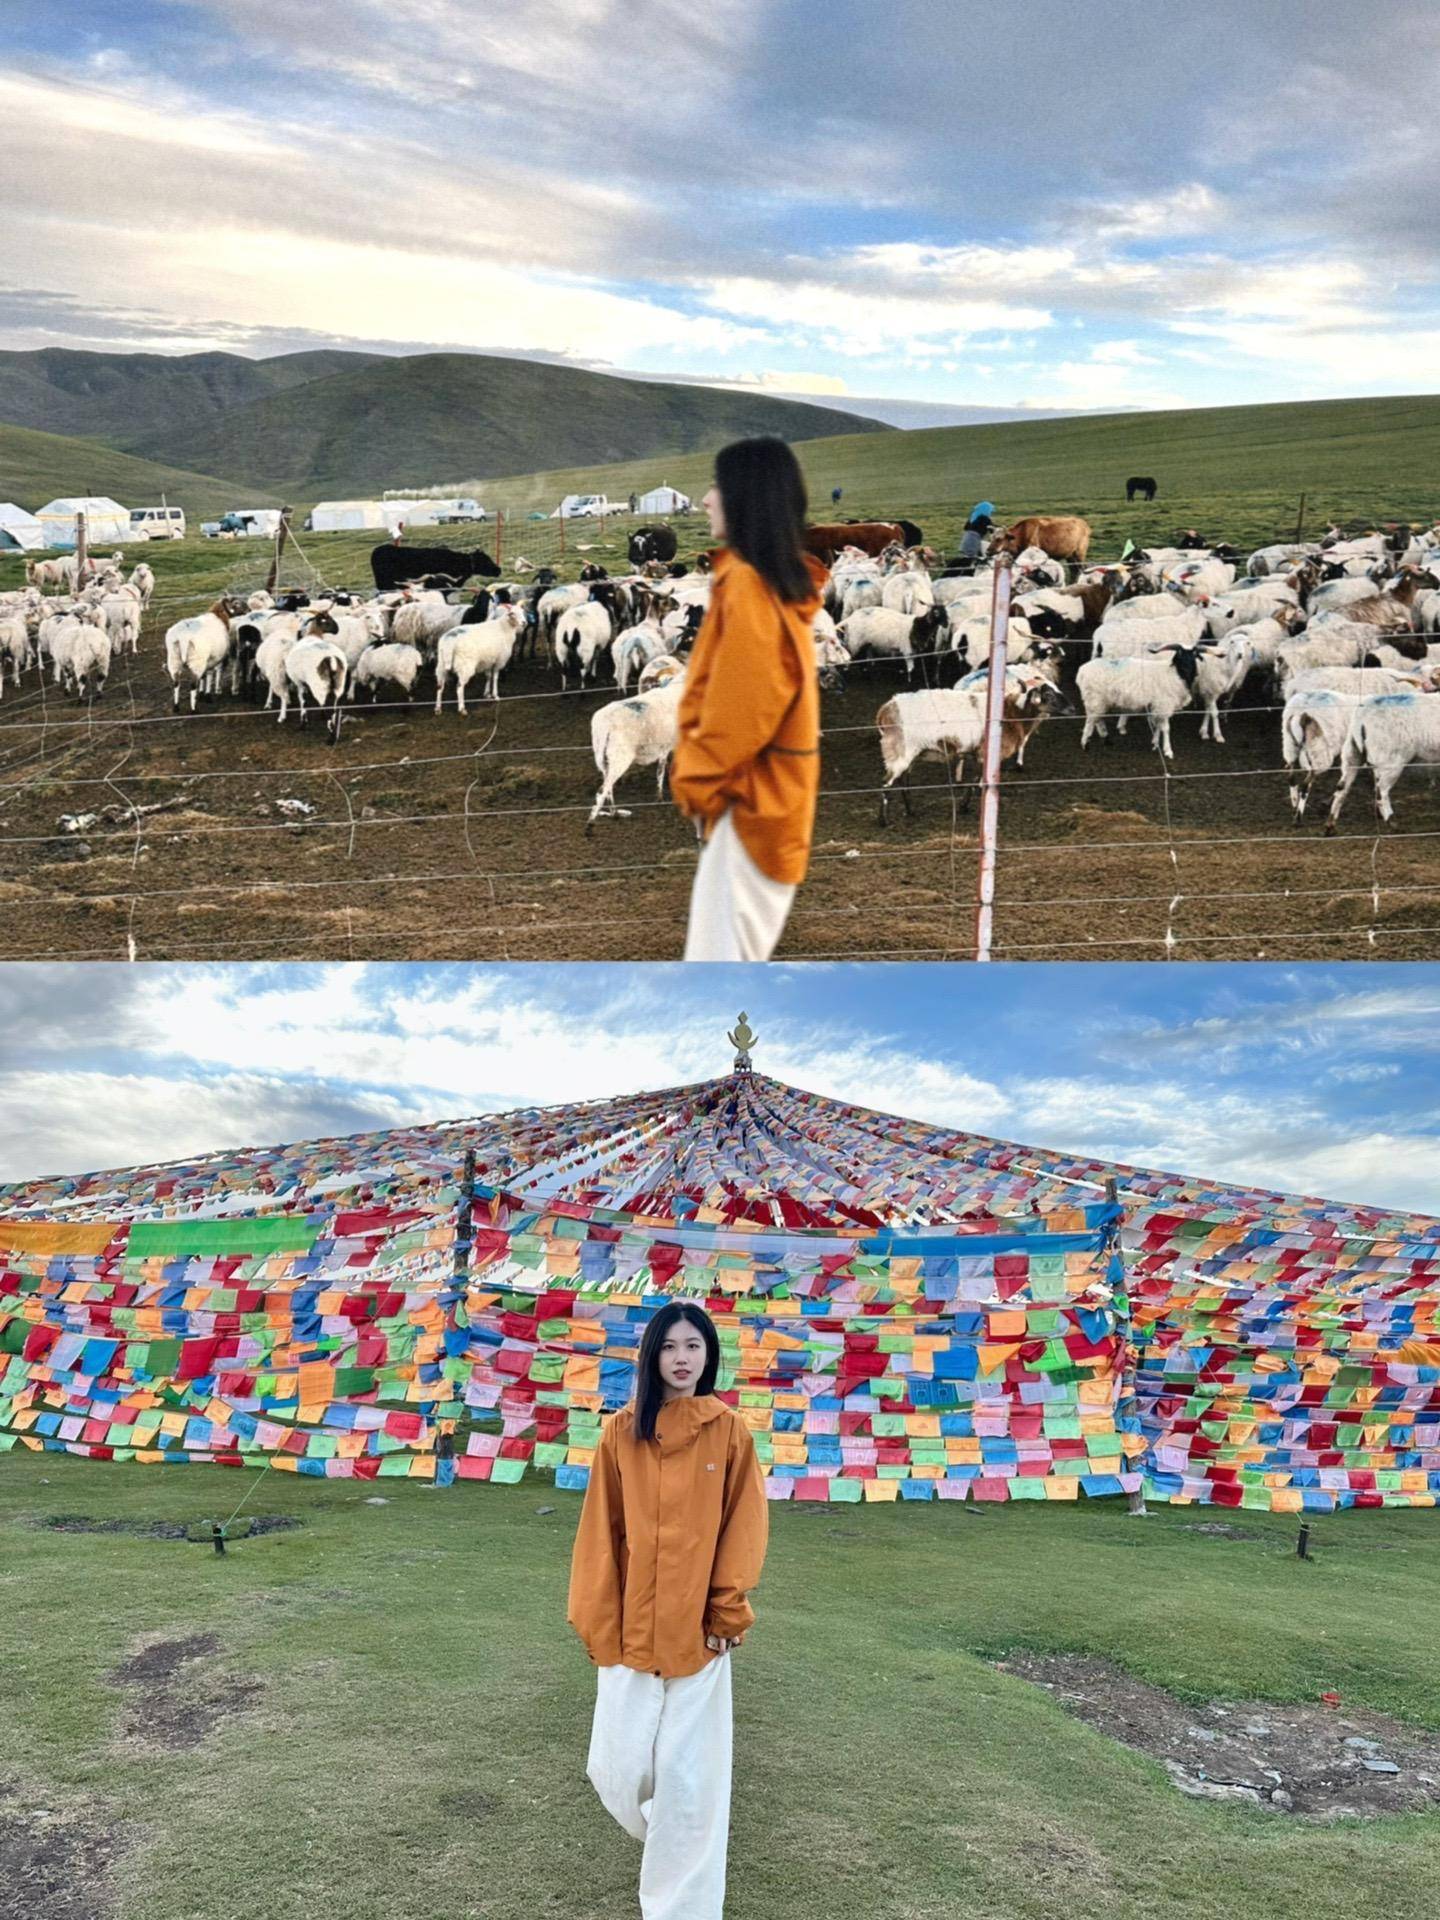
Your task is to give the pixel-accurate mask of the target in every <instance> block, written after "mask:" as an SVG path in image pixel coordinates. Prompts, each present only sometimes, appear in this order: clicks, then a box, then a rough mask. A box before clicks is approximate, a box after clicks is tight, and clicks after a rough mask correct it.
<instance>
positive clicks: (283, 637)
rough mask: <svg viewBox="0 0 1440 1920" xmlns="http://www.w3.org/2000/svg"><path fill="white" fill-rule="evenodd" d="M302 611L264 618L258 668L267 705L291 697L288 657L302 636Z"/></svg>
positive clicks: (257, 651)
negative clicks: (287, 665)
mask: <svg viewBox="0 0 1440 1920" xmlns="http://www.w3.org/2000/svg"><path fill="white" fill-rule="evenodd" d="M301 617H302V616H301V615H300V614H298V613H272V614H270V615H269V616H268V618H265V619H262V621H261V629H260V632H261V637H260V644H259V646H258V647H257V648H256V650H255V671H256V672H257V673H258V674H259V676H260V678H261V679H262V680H263V681H264V682H265V690H266V691H265V705H266V707H267V709H268V708H269V707H271V706H273V705H274V703H275V702H276V701H277V700H278V701H280V702H281V703H282V705H283V704H284V703H286V702H287V701H288V700H289V697H290V696H289V682H288V681H287V680H286V678H285V660H286V656H287V655H288V654H289V652H290V649H291V648H292V647H294V646H296V645H298V643H299V640H300V622H301Z"/></svg>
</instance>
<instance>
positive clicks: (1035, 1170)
mask: <svg viewBox="0 0 1440 1920" xmlns="http://www.w3.org/2000/svg"><path fill="white" fill-rule="evenodd" d="M737 1032H738V1033H739V1034H740V1035H741V1037H742V1038H744V1036H746V1035H747V1034H748V1028H746V1027H745V1026H744V1022H743V1016H742V1023H741V1027H740V1028H739V1029H737ZM731 1037H732V1039H734V1038H735V1036H734V1035H732V1036H731ZM749 1037H750V1038H751V1039H753V1035H752V1036H749ZM676 1295H683V1296H685V1297H687V1298H693V1299H696V1300H698V1301H700V1302H702V1303H703V1304H704V1305H705V1307H706V1308H707V1310H708V1311H709V1312H710V1314H711V1315H712V1317H713V1318H714V1320H715V1322H716V1324H717V1326H718V1328H719V1332H720V1338H721V1342H722V1348H723V1367H722V1373H721V1377H720V1381H719V1385H718V1389H717V1390H718V1391H719V1392H720V1394H721V1395H722V1397H723V1398H725V1399H726V1400H727V1401H729V1402H730V1404H732V1405H734V1406H735V1407H737V1408H738V1410H739V1411H740V1414H741V1416H742V1418H743V1419H744V1420H745V1422H746V1424H747V1425H748V1426H749V1427H750V1429H751V1431H752V1433H753V1434H754V1438H755V1444H756V1448H757V1450H758V1452H759V1455H760V1458H761V1461H762V1463H763V1466H764V1469H765V1473H766V1476H767V1485H768V1488H769V1492H770V1494H771V1496H772V1497H773V1498H775V1499H777V1500H783V1499H796V1500H827V1501H877V1500H879V1501H890V1500H896V1499H903V1500H932V1499H951V1500H963V1499H971V1500H988V1501H1003V1500H1020V1499H1028V1500H1074V1499H1077V1498H1079V1497H1081V1496H1087V1497H1093V1496H1103V1495H1114V1494H1120V1493H1125V1494H1130V1495H1132V1496H1133V1495H1138V1494H1142V1493H1143V1494H1144V1495H1145V1496H1146V1497H1148V1498H1150V1499H1154V1500H1170V1501H1179V1502H1193V1503H1213V1504H1216V1505H1220V1506H1232V1507H1251V1508H1267V1509H1273V1510H1278V1511H1295V1512H1300V1511H1304V1512H1310V1511H1315V1512H1330V1511H1333V1510H1334V1509H1336V1508H1339V1507H1350V1506H1357V1507H1381V1506H1433V1505H1434V1504H1435V1502H1436V1499H1437V1496H1440V1326H1437V1323H1436V1316H1437V1305H1440V1220H1436V1219H1431V1218H1428V1217H1422V1216H1418V1215H1411V1214H1402V1213H1393V1212H1389V1211H1387V1210H1385V1209H1384V1208H1379V1207H1366V1206H1357V1205H1346V1204H1341V1203H1337V1202H1331V1201H1326V1200H1322V1199H1315V1198H1310V1197H1301V1196H1297V1195H1292V1194H1281V1193H1271V1192H1266V1191H1263V1190H1260V1189H1256V1188H1249V1187H1238V1186H1232V1185H1228V1184H1225V1183H1223V1182H1218V1181H1210V1180H1201V1179H1193V1178H1185V1177H1182V1176H1180V1175H1177V1174H1173V1173H1164V1172H1154V1171H1146V1170H1143V1169H1139V1168H1135V1167H1130V1166H1124V1165H1110V1164H1107V1163H1105V1162H1102V1161H1096V1160H1089V1159H1084V1158H1080V1157H1077V1156H1074V1155H1068V1154H1063V1153H1056V1152H1050V1151H1046V1150H1043V1149H1040V1148H1028V1147H1021V1146H1018V1145H1016V1144H1015V1143H1013V1142H1009V1141H1002V1140H994V1139H989V1138H986V1137H984V1136H982V1135H978V1134H971V1133H962V1132H956V1131H954V1130H951V1129H948V1128H942V1127H932V1126H925V1125H921V1124H919V1123H917V1122H913V1121H909V1120H903V1119H899V1118H896V1117H895V1116H893V1115H890V1114H883V1113H876V1112H872V1111H870V1110H868V1109H866V1108H863V1107H858V1106H852V1105H848V1104H846V1103H843V1102H840V1101H836V1100H833V1099H828V1098H824V1097H822V1096H820V1095H818V1094H813V1093H808V1092H804V1091H802V1090H801V1089H799V1088H796V1087H791V1086H787V1085H784V1084H782V1083H781V1082H779V1081H777V1080H773V1079H769V1078H767V1077H765V1076H764V1075H761V1074H758V1073H756V1072H754V1071H753V1070H752V1069H751V1067H750V1065H749V1054H748V1051H745V1050H744V1049H743V1048H742V1050H741V1052H740V1053H739V1054H738V1055H737V1063H736V1069H735V1071H733V1072H732V1073H730V1074H728V1075H726V1076H724V1077H722V1078H720V1079H716V1080H709V1081H704V1082H701V1083H698V1084H695V1085H691V1086H685V1087H678V1088H669V1089H664V1090H661V1091H657V1092H647V1093H641V1094H635V1095H632V1096H629V1097H627V1098H622V1099H613V1100H602V1101H592V1102H585V1103H581V1104H576V1105H569V1106H560V1107H549V1108H529V1109H525V1110H521V1111H515V1112H507V1113H499V1114H493V1115H489V1116H486V1117H484V1118H482V1119H473V1120H465V1121H456V1122H449V1123H443V1124H436V1125H433V1126H422V1127H411V1128H402V1129H396V1130H390V1131H386V1132H378V1133H368V1134H359V1135H355V1136H352V1137H350V1138H346V1139H335V1140H320V1141H310V1142H306V1143H303V1144H300V1145H292V1146H284V1147H273V1148H259V1149H248V1150H245V1151H240V1152H233V1153H215V1154H210V1155H206V1156H205V1157H203V1158H200V1159H196V1160H192V1161H184V1162H177V1163H174V1164H171V1165H167V1166H152V1167H142V1168H136V1169H131V1170H127V1171H125V1172H121V1173H97V1174H90V1175H82V1176H65V1177H60V1178H54V1179H43V1180H32V1181H26V1182H21V1183H19V1184H16V1185H11V1186H8V1187H0V1452H3V1451H6V1450H10V1449H15V1448H27V1449H37V1450H57V1451H64V1452H67V1453H71V1454H77V1455H80V1456H82V1457H86V1458H89V1459H98V1460H116V1461H138V1462H145V1463H151V1464H156V1465H179V1464H185V1463H190V1464H193V1463H197V1462H204V1463H212V1464H215V1465H221V1466H236V1467H246V1466H256V1467H259V1466H263V1465H265V1464H266V1463H267V1462H268V1463H269V1464H271V1465H273V1466H274V1467H277V1468H283V1469H285V1470H288V1471H292V1472H296V1473H306V1474H314V1475H319V1476H324V1477H327V1478H328V1477H333V1476H353V1477H357V1478H367V1479H370V1478H387V1477H389V1476H392V1475H404V1476H410V1477H419V1478H423V1479H433V1480H435V1481H437V1482H439V1483H440V1484H442V1485H449V1484H452V1483H455V1482H458V1481H461V1480H491V1481H501V1482H513V1481H517V1480H519V1479H521V1478H522V1477H523V1476H524V1475H525V1474H526V1473H529V1472H536V1471H539V1472H543V1473H546V1474H553V1476H554V1480H555V1483H556V1484H557V1485H558V1486H560V1487H564V1488H572V1489H581V1488H583V1487H584V1485H585V1483H586V1479H587V1476H588V1473H589V1463H590V1459H591V1456H592V1453H593V1450H594V1447H595V1445H596V1442H597V1439H598V1436H599V1429H600V1422H601V1419H602V1417H603V1415H604V1414H605V1413H606V1412H607V1411H609V1410H610V1409H612V1408H615V1407H618V1406H620V1405H622V1404H623V1403H624V1401H625V1400H626V1399H628V1398H629V1396H630V1393H631V1391H632V1387H633V1380H634V1361H635V1357H636V1352H637V1349H638V1346H639V1341H640V1337H641V1334H642V1332H643V1329H644V1326H645V1322H646V1320H647V1318H648V1316H649V1315H650V1314H651V1313H652V1312H653V1311H654V1310H655V1309H656V1307H657V1306H659V1305H660V1304H661V1303H662V1302H663V1301H664V1300H666V1299H668V1298H671V1297H674V1296H676Z"/></svg>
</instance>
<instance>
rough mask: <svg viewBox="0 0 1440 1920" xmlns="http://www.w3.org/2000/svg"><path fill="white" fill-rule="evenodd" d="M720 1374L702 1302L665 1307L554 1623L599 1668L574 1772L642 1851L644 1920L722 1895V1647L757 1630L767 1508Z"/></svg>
mask: <svg viewBox="0 0 1440 1920" xmlns="http://www.w3.org/2000/svg"><path fill="white" fill-rule="evenodd" d="M719 1371H720V1341H719V1337H718V1335H717V1334H716V1332H715V1328H714V1325H713V1323H712V1322H711V1320H710V1317H709V1315H708V1314H707V1313H706V1312H705V1310H704V1308H703V1307H699V1306H696V1305H694V1304H693V1303H691V1302H689V1301H682V1300H672V1301H669V1302H667V1304H666V1305H665V1306H663V1307H661V1308H660V1310H659V1312H658V1313H656V1314H655V1316H654V1317H653V1318H652V1319H651V1321H650V1323H649V1325H648V1326H647V1327H646V1329H645V1334H644V1338H643V1339H642V1341H641V1343H640V1356H639V1361H638V1363H637V1366H636V1388H635V1397H634V1399H633V1400H631V1401H630V1402H629V1403H628V1404H627V1405H626V1406H624V1407H622V1408H621V1409H620V1411H619V1412H618V1413H614V1414H612V1415H611V1416H610V1418H609V1419H608V1420H606V1422H605V1423H604V1426H603V1427H602V1429H601V1434H600V1444H599V1446H598V1447H597V1448H596V1450H595V1458H594V1461H593V1463H592V1465H591V1468H590V1480H589V1484H588V1486H587V1487H586V1490H585V1504H584V1506H583V1508H582V1509H581V1513H580V1524H579V1528H578V1529H577V1531H576V1535H575V1549H574V1554H573V1556H572V1559H571V1563H570V1605H569V1611H568V1615H567V1617H568V1619H569V1621H570V1623H571V1625H572V1626H573V1627H574V1628H575V1630H576V1631H577V1633H578V1634H579V1635H580V1638H581V1639H582V1640H583V1641H584V1643H585V1646H586V1650H587V1651H588V1652H589V1655H590V1658H591V1659H592V1660H593V1661H594V1663H595V1665H596V1667H597V1668H598V1669H599V1672H598V1674H597V1676H596V1698H595V1718H594V1723H593V1726H592V1729H591V1736H590V1753H589V1759H588V1761H587V1764H586V1773H587V1775H588V1777H589V1779H590V1780H591V1782H592V1784H593V1785H594V1788H595V1791H596V1792H597V1793H598V1794H599V1796H600V1799H601V1802H602V1803H603V1805H604V1806H605V1808H606V1809H607V1811H608V1812H610V1813H611V1814H613V1815H614V1817H615V1819H616V1820H618V1821H619V1823H620V1825H621V1826H622V1827H624V1828H625V1830H626V1832H627V1833H631V1834H633V1835H634V1836H635V1838H636V1839H637V1840H643V1841H644V1843H645V1853H644V1857H643V1859H642V1862H641V1867H640V1911H641V1913H642V1915H643V1916H644V1920H721V1913H722V1911H723V1908H724V1903H725V1859H726V1846H727V1841H728V1837H729V1827H730V1763H731V1744H732V1720H731V1694H730V1659H729V1655H730V1650H731V1649H732V1648H733V1647H738V1646H741V1645H743V1643H744V1639H745V1633H746V1630H747V1628H749V1627H750V1626H752V1625H753V1624H754V1620H755V1615H754V1612H753V1610H752V1609H751V1606H750V1603H749V1601H748V1599H747V1598H746V1595H747V1593H748V1592H749V1590H750V1589H751V1588H752V1587H754V1586H755V1585H756V1584H757V1583H758V1582H759V1579H760V1570H761V1567H762V1566H763V1564H764V1560H765V1547H766V1542H767V1538H768V1533H769V1513H768V1510H767V1508H766V1503H765V1480H764V1476H763V1474H762V1473H761V1471H760V1463H759V1461H758V1459H757V1458H756V1454H755V1443H754V1441H753V1440H752V1439H751V1437H750V1430H749V1428H748V1427H746V1425H745V1424H744V1422H743V1421H742V1420H741V1419H740V1417H739V1415H738V1414H736V1413H734V1412H732V1411H731V1409H730V1408H729V1407H728V1406H726V1405H725V1403H724V1402H723V1401H722V1400H718V1399H717V1398H716V1397H715V1382H716V1379H717V1378H718V1375H719Z"/></svg>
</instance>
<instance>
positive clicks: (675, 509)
mask: <svg viewBox="0 0 1440 1920" xmlns="http://www.w3.org/2000/svg"><path fill="white" fill-rule="evenodd" d="M692 504H693V503H692V501H691V499H690V496H689V494H688V493H681V491H680V490H679V488H678V487H652V488H651V489H650V491H649V492H648V493H642V494H641V495H640V497H639V499H638V500H637V501H636V502H635V511H636V513H689V511H690V509H691V506H692Z"/></svg>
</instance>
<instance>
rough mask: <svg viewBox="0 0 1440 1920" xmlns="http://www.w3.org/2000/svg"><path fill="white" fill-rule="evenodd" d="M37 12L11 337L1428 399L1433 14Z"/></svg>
mask: <svg viewBox="0 0 1440 1920" xmlns="http://www.w3.org/2000/svg"><path fill="white" fill-rule="evenodd" d="M3 12H4V31H5V42H6V48H5V51H6V59H5V65H4V72H3V76H0V167H3V172H0V177H3V180H4V191H5V215H6V231H7V237H8V242H9V244H8V245H7V247H6V249H5V253H4V257H3V260H0V345H5V346H13V347H36V346H44V345H70V346H90V347H100V346H104V347H112V346H130V347H135V348H141V347H144V348H158V349H163V350H167V351H179V350H186V349H195V348H202V347H212V346H222V347H229V348H231V349H233V350H236V351H240V352H245V353H252V354H261V353H271V352H276V351H282V350H286V349H288V348H292V347H296V346H302V345H308V344H318V343H330V342H335V341H341V342H354V343H359V344H365V345H370V346H379V347H382V348H384V349H386V350H393V351H400V350H408V349H413V348H417V347H426V346H459V347H468V348H474V349H481V350H499V351H523V352H539V353H544V354H558V355H563V356H567V357H573V358H575V359H577V360H581V361H584V362H585V363H587V364H593V365H601V366H610V367H626V368H635V369H639V370H644V371H647V372H659V373H663V372H684V373H691V374H701V375H704V376H707V377H713V378H723V379H746V380H751V379H753V380H759V381H762V382H768V383H770V384H772V385H775V386H777V387H780V388H783V389H789V390H799V391H813V392H816V393H825V392H832V393H843V392H845V391H849V392H851V393H855V394H868V395H877V394H883V395H897V396H908V397H915V398H926V399H931V400H948V401H959V402H975V403H983V404H991V405H1004V406H1011V405H1016V404H1027V405H1036V406H1086V407H1088V406H1100V407H1103V406H1114V405H1121V404H1136V405H1145V406H1156V405H1159V406H1167V405H1178V404H1213V403H1221V402H1229V401H1235V402H1239V401H1263V400H1275V399H1303V398H1313V397H1319V396H1324V395H1332V394H1353V393H1406V392H1417V391H1424V390H1426V389H1429V388H1432V387H1433V386H1434V385H1435V367H1436V365H1437V364H1440V284H1437V283H1440V219H1437V217H1436V198H1435V191H1436V180H1437V178H1440V114H1437V112H1436V110H1435V101H1436V83H1437V69H1440V7H1437V6H1436V4H1435V0H1364V4H1363V6H1361V7H1356V6H1355V5H1353V4H1352V3H1351V0H1303V4H1302V3H1301V0H1205V4H1204V5H1203V6H1200V7H1195V6H1191V5H1181V4H1179V0H1081V4H1079V5H1077V4H1076V0H1012V4H1011V5H1009V6H995V5H994V4H993V3H992V0H984V3H983V4H982V3H981V0H888V4H887V5H885V6H883V7H880V6H876V5H875V4H874V0H705V4H704V5H696V4H694V3H693V0H485V4H483V5H477V4H475V3H474V0H344V3H343V4H341V3H340V0H307V3H306V4H301V5H296V4H295V3H294V0H243V4H236V3H235V0H147V4H145V5H144V6H139V7H121V8H115V9H108V10H107V9H100V8H97V7H95V6H94V5H93V0H6V4H5V7H4V9H3Z"/></svg>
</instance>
